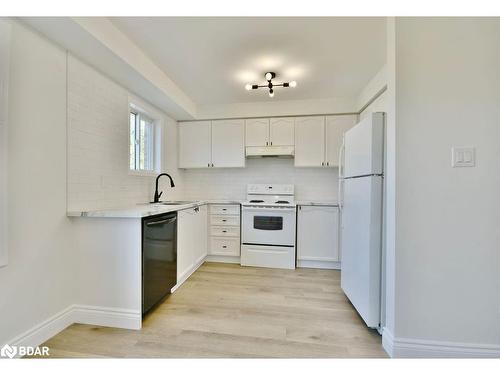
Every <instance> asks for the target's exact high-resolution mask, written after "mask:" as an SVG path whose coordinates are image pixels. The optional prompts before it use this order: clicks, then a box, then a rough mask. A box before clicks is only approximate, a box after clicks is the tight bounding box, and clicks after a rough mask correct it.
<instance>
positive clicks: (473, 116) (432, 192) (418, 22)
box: [393, 18, 500, 355]
mask: <svg viewBox="0 0 500 375" xmlns="http://www.w3.org/2000/svg"><path fill="white" fill-rule="evenodd" d="M499 40H500V20H499V19H498V18H496V19H489V18H482V19H477V18H467V19H466V18H457V19H452V18H401V19H397V20H396V60H395V61H396V79H397V81H396V84H397V87H396V116H397V117H396V123H397V133H396V136H397V150H396V156H397V164H396V168H397V176H396V189H397V201H396V204H397V206H396V218H397V237H396V252H395V255H396V280H395V287H396V289H395V291H396V306H395V313H396V314H395V328H394V332H393V334H394V335H395V336H396V339H402V340H404V339H405V338H411V339H419V340H424V342H427V341H430V342H434V341H436V342H438V343H441V344H442V343H443V342H448V343H451V344H456V343H464V345H465V346H466V347H471V346H473V345H474V344H480V345H483V346H485V347H487V346H488V345H489V346H490V347H493V346H494V345H496V348H497V351H496V353H497V354H496V355H499V353H500V272H499V267H500V251H499V249H500V247H499V244H500V231H499V229H498V228H499V223H500V172H499V171H500V120H499V116H498V113H499V103H500V70H499V67H500V49H499V48H497V46H498V41H499ZM453 146H474V147H476V152H477V164H476V167H475V168H452V167H451V148H452V147H453ZM445 344H446V343H445ZM451 344H450V345H451Z"/></svg>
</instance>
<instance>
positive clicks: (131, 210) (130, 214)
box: [66, 200, 240, 218]
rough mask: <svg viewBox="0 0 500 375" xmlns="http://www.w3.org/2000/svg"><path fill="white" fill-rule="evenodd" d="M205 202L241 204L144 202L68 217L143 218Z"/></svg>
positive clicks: (200, 202) (72, 212) (201, 202)
mask: <svg viewBox="0 0 500 375" xmlns="http://www.w3.org/2000/svg"><path fill="white" fill-rule="evenodd" d="M204 204H240V202H239V201H235V200H200V201H192V202H189V203H186V204H175V205H164V204H161V203H156V204H154V203H151V204H148V203H143V204H136V205H130V206H125V207H117V208H110V209H105V210H91V211H68V212H67V213H66V216H68V217H109V218H143V217H147V216H153V215H159V214H164V213H167V212H175V211H182V210H186V209H188V208H192V207H196V206H202V205H204Z"/></svg>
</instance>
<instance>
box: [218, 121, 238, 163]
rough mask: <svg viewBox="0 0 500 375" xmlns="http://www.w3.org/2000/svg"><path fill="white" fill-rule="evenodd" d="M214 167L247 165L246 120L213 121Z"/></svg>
mask: <svg viewBox="0 0 500 375" xmlns="http://www.w3.org/2000/svg"><path fill="white" fill-rule="evenodd" d="M211 163H212V164H211V165H212V167H215V168H222V167H244V166H245V121H244V120H219V121H212V162H211Z"/></svg>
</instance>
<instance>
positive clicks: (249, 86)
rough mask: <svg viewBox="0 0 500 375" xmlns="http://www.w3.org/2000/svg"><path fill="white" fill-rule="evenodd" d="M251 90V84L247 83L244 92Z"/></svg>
mask: <svg viewBox="0 0 500 375" xmlns="http://www.w3.org/2000/svg"><path fill="white" fill-rule="evenodd" d="M251 89H252V85H251V84H249V83H247V84H246V85H245V90H248V91H250V90H251Z"/></svg>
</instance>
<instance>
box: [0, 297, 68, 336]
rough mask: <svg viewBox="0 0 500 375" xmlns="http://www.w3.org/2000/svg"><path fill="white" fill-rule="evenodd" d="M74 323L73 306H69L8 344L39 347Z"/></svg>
mask: <svg viewBox="0 0 500 375" xmlns="http://www.w3.org/2000/svg"><path fill="white" fill-rule="evenodd" d="M73 323H74V321H73V306H69V307H67V308H65V309H64V310H62V311H60V312H58V313H57V314H55V315H53V316H51V317H50V318H48V319H47V320H45V321H43V322H42V323H40V324H37V325H36V326H34V327H32V328H30V329H29V330H27V331H26V332H24V333H22V334H20V335H19V336H17V337H15V338H13V339H12V340H9V342H8V344H9V345H11V346H14V345H15V346H39V345H41V344H43V343H44V342H45V341H47V340H48V339H50V338H51V337H53V336H55V335H57V334H58V333H59V332H61V331H62V330H63V329H65V328H67V327H69V326H70V325H71V324H73ZM2 346H3V345H2Z"/></svg>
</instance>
